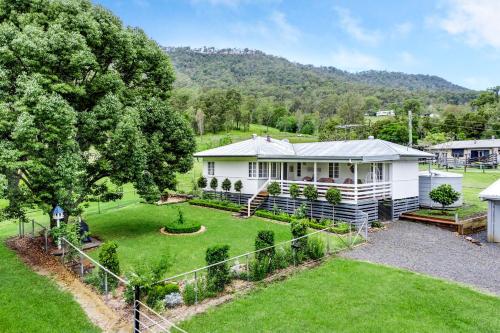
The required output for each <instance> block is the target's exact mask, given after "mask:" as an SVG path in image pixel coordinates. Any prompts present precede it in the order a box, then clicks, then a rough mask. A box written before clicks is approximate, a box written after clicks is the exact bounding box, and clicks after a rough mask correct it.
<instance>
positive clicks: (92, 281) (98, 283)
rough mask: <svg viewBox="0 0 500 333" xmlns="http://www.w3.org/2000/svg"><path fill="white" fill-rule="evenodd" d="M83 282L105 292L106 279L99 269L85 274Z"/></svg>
mask: <svg viewBox="0 0 500 333" xmlns="http://www.w3.org/2000/svg"><path fill="white" fill-rule="evenodd" d="M83 282H85V283H86V284H88V285H91V286H93V287H94V288H95V289H96V290H97V291H99V292H100V293H103V292H104V280H103V279H102V278H101V275H100V274H99V272H98V271H97V270H94V271H92V273H90V274H87V275H85V277H84V278H83Z"/></svg>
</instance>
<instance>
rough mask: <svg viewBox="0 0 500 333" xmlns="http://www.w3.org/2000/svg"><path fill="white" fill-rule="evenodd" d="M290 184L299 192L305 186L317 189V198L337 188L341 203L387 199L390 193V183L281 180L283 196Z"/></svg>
mask: <svg viewBox="0 0 500 333" xmlns="http://www.w3.org/2000/svg"><path fill="white" fill-rule="evenodd" d="M292 184H297V185H298V186H299V187H300V190H301V192H302V191H303V190H304V187H306V186H307V185H314V186H316V188H317V189H318V195H319V197H324V196H325V193H326V191H328V189H330V188H332V187H333V188H337V189H339V190H340V193H341V195H342V201H344V202H358V201H359V200H366V199H384V198H389V197H390V196H391V192H392V183H391V182H378V183H369V184H336V183H318V182H305V181H293V180H283V181H282V186H281V188H282V191H283V194H286V195H288V194H290V186H291V185H292Z"/></svg>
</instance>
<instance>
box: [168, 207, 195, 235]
mask: <svg viewBox="0 0 500 333" xmlns="http://www.w3.org/2000/svg"><path fill="white" fill-rule="evenodd" d="M178 212H179V217H178V218H177V220H175V221H172V222H167V223H166V224H165V227H164V229H165V231H167V232H169V233H171V234H189V233H193V232H197V231H199V230H200V229H201V224H200V223H199V222H195V221H191V222H188V221H186V220H185V219H184V214H182V210H180V209H178Z"/></svg>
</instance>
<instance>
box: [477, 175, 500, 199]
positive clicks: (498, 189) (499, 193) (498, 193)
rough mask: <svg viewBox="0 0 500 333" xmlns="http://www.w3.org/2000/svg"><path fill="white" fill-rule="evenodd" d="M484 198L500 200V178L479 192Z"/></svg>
mask: <svg viewBox="0 0 500 333" xmlns="http://www.w3.org/2000/svg"><path fill="white" fill-rule="evenodd" d="M479 197H480V198H481V199H483V200H500V179H499V180H497V181H496V182H494V183H493V184H491V185H490V186H488V187H487V188H486V189H485V190H483V191H482V192H481V193H479Z"/></svg>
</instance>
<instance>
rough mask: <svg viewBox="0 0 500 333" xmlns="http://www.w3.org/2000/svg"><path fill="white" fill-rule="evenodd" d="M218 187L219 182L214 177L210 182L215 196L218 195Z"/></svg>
mask: <svg viewBox="0 0 500 333" xmlns="http://www.w3.org/2000/svg"><path fill="white" fill-rule="evenodd" d="M217 186H219V181H218V180H217V178H215V177H214V178H212V180H211V181H210V188H211V189H212V190H213V191H214V192H215V194H217Z"/></svg>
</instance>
